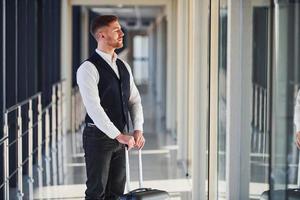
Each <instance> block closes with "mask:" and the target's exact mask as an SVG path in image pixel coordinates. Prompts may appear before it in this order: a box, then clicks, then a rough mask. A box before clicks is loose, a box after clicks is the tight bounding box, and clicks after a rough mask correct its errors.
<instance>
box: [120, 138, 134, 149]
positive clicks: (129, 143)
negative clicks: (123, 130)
mask: <svg viewBox="0 0 300 200" xmlns="http://www.w3.org/2000/svg"><path fill="white" fill-rule="evenodd" d="M116 140H118V142H120V143H121V144H126V145H127V146H128V150H130V149H131V148H133V147H134V145H135V141H134V137H133V136H130V135H124V134H119V135H118V136H117V137H116Z"/></svg>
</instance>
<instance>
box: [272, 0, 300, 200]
mask: <svg viewBox="0 0 300 200" xmlns="http://www.w3.org/2000/svg"><path fill="white" fill-rule="evenodd" d="M299 35H300V2H299V1H296V0H289V1H287V0H280V1H276V2H275V52H274V55H275V59H274V60H275V63H274V66H275V70H274V94H273V102H274V103H273V104H274V106H273V121H272V124H273V126H272V127H273V129H274V130H273V131H272V162H271V163H272V166H271V178H272V185H271V188H272V189H285V188H295V187H298V186H297V181H298V178H297V177H298V161H299V151H298V150H297V148H296V145H295V143H294V132H295V130H294V126H293V110H294V103H295V98H296V92H297V89H298V88H299V80H300V62H299V58H300V38H299ZM271 196H272V199H292V197H289V198H287V197H288V194H287V193H286V192H285V190H282V192H280V193H276V194H275V193H274V192H273V190H272V194H271Z"/></svg>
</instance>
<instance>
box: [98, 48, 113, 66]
mask: <svg viewBox="0 0 300 200" xmlns="http://www.w3.org/2000/svg"><path fill="white" fill-rule="evenodd" d="M96 52H97V53H98V54H99V55H100V56H101V57H102V58H104V59H105V60H106V61H108V63H115V62H116V60H117V58H118V55H117V54H116V53H115V52H114V54H113V56H112V55H110V54H109V53H105V52H103V51H100V50H99V49H96Z"/></svg>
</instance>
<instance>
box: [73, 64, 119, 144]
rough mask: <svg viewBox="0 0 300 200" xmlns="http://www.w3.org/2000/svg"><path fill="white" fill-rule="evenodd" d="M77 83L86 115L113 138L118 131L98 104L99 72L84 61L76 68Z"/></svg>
mask: <svg viewBox="0 0 300 200" xmlns="http://www.w3.org/2000/svg"><path fill="white" fill-rule="evenodd" d="M76 77H77V84H78V87H79V91H80V94H81V97H82V100H83V104H84V106H85V108H86V111H87V113H88V115H89V116H90V117H91V119H92V120H93V122H94V124H95V125H96V126H97V128H99V129H100V130H101V131H102V132H104V133H105V134H106V135H107V136H108V137H110V138H112V139H114V138H116V137H117V136H118V135H119V134H120V131H119V130H118V129H117V127H116V126H115V125H114V124H113V123H112V122H111V121H110V119H109V117H108V116H107V114H106V113H105V111H104V109H103V107H102V106H101V104H100V97H99V91H98V83H99V73H98V71H97V69H96V67H95V66H94V65H93V64H92V63H91V62H89V61H85V62H84V63H83V64H82V65H81V66H80V67H79V68H78V70H77V76H76Z"/></svg>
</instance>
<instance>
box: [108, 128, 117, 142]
mask: <svg viewBox="0 0 300 200" xmlns="http://www.w3.org/2000/svg"><path fill="white" fill-rule="evenodd" d="M119 134H120V131H119V130H118V129H117V128H114V130H112V132H110V134H109V135H108V137H110V138H111V139H116V137H117V136H118V135H119Z"/></svg>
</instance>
